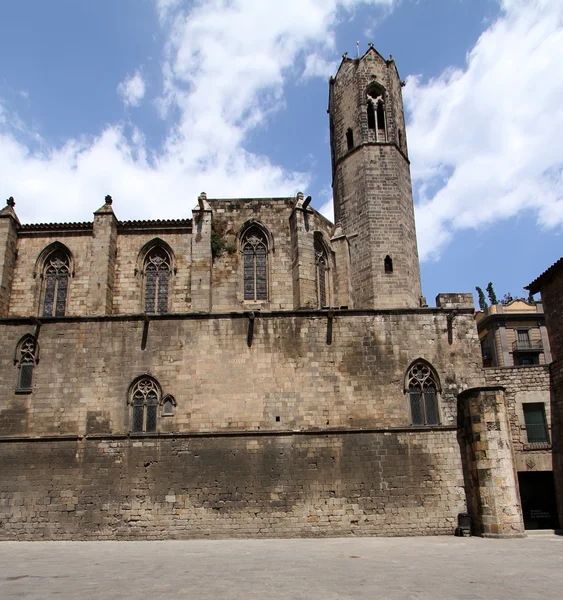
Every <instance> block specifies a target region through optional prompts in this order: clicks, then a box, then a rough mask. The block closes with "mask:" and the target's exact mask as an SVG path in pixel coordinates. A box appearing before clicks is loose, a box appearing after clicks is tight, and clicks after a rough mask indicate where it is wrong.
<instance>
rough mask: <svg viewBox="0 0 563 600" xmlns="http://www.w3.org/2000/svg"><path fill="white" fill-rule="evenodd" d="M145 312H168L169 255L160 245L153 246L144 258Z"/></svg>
mask: <svg viewBox="0 0 563 600" xmlns="http://www.w3.org/2000/svg"><path fill="white" fill-rule="evenodd" d="M144 272H145V312H147V313H157V314H164V313H167V312H168V290H169V284H170V272H171V260H170V256H169V255H168V253H167V252H166V250H164V248H162V247H160V246H155V247H154V248H153V249H152V250H150V252H149V253H148V254H147V256H146V258H145V266H144Z"/></svg>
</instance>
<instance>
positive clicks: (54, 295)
mask: <svg viewBox="0 0 563 600" xmlns="http://www.w3.org/2000/svg"><path fill="white" fill-rule="evenodd" d="M69 277H70V258H69V256H68V254H67V253H66V252H65V251H64V250H63V249H60V248H59V249H57V250H55V251H54V252H51V254H49V256H48V257H47V259H46V260H45V265H44V268H43V316H44V317H63V316H64V315H65V313H66V302H67V295H68V280H69Z"/></svg>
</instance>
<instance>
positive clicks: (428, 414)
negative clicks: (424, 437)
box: [406, 361, 440, 425]
mask: <svg viewBox="0 0 563 600" xmlns="http://www.w3.org/2000/svg"><path fill="white" fill-rule="evenodd" d="M406 388H407V390H408V393H409V400H410V408H411V420H412V424H413V425H439V424H440V413H439V409H438V385H437V381H436V377H435V375H434V373H433V371H432V368H431V367H430V365H428V364H426V363H424V362H423V361H417V362H415V363H414V365H413V366H412V367H411V368H410V369H409V372H408V374H407V382H406Z"/></svg>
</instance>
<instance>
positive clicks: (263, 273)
mask: <svg viewBox="0 0 563 600" xmlns="http://www.w3.org/2000/svg"><path fill="white" fill-rule="evenodd" d="M242 253H243V256H244V299H245V300H254V301H256V302H257V301H262V300H267V299H268V244H267V240H266V236H265V235H264V233H263V232H262V231H260V229H258V227H252V228H251V229H249V230H248V232H247V233H246V234H245V236H244V238H243V242H242Z"/></svg>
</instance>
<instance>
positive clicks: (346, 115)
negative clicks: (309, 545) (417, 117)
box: [329, 45, 421, 309]
mask: <svg viewBox="0 0 563 600" xmlns="http://www.w3.org/2000/svg"><path fill="white" fill-rule="evenodd" d="M329 115H330V144H331V153H332V187H333V194H334V212H335V221H336V223H340V224H341V226H342V230H343V234H344V235H345V236H346V237H347V239H348V242H349V248H350V266H351V290H352V301H353V306H354V308H360V309H361V308H415V307H418V306H420V296H421V284H420V266H419V261H418V250H417V245H416V230H415V223H414V205H413V199H412V186H411V176H410V163H409V158H408V150H407V141H406V135H405V117H404V112H403V99H402V93H401V80H400V78H399V73H398V72H397V68H396V66H395V62H394V61H393V59H392V58H391V59H390V60H385V59H384V58H383V57H382V56H381V55H380V54H379V53H378V52H377V51H376V50H375V49H374V48H373V46H371V45H370V48H369V50H368V51H367V52H366V53H365V54H364V55H363V56H362V57H361V58H347V57H346V56H345V57H344V58H343V60H342V63H341V65H340V68H339V69H338V72H337V73H336V76H335V77H334V78H331V79H330V95H329Z"/></svg>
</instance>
